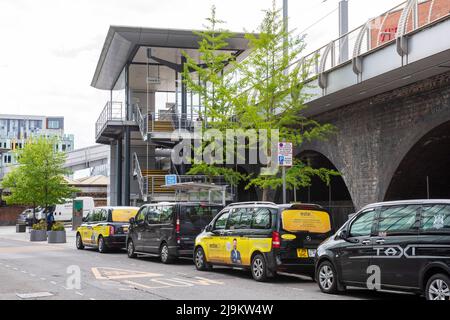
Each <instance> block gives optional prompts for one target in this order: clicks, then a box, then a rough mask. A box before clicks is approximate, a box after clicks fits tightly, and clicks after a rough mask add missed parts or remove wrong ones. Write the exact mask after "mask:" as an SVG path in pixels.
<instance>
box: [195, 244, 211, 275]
mask: <svg viewBox="0 0 450 320" xmlns="http://www.w3.org/2000/svg"><path fill="white" fill-rule="evenodd" d="M194 263H195V268H197V270H199V271H208V270H211V269H212V265H211V264H209V263H208V261H206V255H205V251H203V248H202V247H198V248H197V249H195V253H194Z"/></svg>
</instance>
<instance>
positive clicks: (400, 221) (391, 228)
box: [378, 205, 420, 236]
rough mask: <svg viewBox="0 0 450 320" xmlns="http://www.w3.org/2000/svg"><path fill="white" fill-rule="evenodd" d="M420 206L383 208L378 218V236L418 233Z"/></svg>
mask: <svg viewBox="0 0 450 320" xmlns="http://www.w3.org/2000/svg"><path fill="white" fill-rule="evenodd" d="M419 209H420V205H401V206H389V207H383V208H381V210H380V216H379V218H378V235H379V236H389V235H398V234H405V233H407V234H409V233H417V226H416V221H417V213H418V210H419Z"/></svg>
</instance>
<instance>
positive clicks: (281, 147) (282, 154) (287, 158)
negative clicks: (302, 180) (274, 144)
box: [278, 142, 293, 167]
mask: <svg viewBox="0 0 450 320" xmlns="http://www.w3.org/2000/svg"><path fill="white" fill-rule="evenodd" d="M278 165H279V166H281V167H292V165H293V161H292V142H280V143H279V144H278Z"/></svg>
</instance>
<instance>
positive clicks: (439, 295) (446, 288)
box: [425, 273, 450, 300]
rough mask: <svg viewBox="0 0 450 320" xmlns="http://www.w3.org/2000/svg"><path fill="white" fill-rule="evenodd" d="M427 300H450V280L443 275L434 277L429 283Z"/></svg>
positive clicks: (439, 274) (426, 294)
mask: <svg viewBox="0 0 450 320" xmlns="http://www.w3.org/2000/svg"><path fill="white" fill-rule="evenodd" d="M425 298H426V299H427V300H450V278H449V277H448V276H447V275H445V274H443V273H438V274H435V275H434V276H432V277H431V278H430V279H429V280H428V282H427V286H426V289H425Z"/></svg>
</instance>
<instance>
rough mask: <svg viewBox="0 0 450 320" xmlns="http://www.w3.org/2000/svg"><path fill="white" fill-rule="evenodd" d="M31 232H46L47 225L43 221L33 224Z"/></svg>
mask: <svg viewBox="0 0 450 320" xmlns="http://www.w3.org/2000/svg"><path fill="white" fill-rule="evenodd" d="M32 228H33V230H47V223H46V222H45V221H44V220H41V221H39V222H38V223H35V224H33V227H32Z"/></svg>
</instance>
